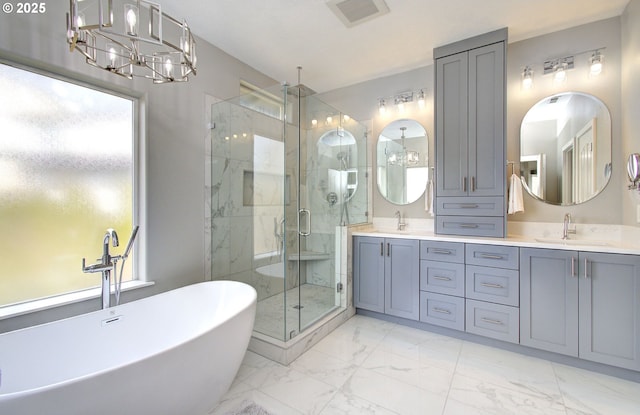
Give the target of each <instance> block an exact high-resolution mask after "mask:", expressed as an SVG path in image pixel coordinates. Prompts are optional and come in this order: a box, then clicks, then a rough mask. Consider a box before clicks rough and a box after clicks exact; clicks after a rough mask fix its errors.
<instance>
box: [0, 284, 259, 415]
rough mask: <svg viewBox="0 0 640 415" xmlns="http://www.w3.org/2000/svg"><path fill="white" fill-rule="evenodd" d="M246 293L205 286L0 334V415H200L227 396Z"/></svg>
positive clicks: (251, 303) (246, 332)
mask: <svg viewBox="0 0 640 415" xmlns="http://www.w3.org/2000/svg"><path fill="white" fill-rule="evenodd" d="M255 309H256V292H255V290H254V289H253V288H252V287H251V286H249V285H246V284H243V283H239V282H233V281H211V282H204V283H199V284H194V285H189V286H186V287H182V288H178V289H175V290H173V291H168V292H165V293H162V294H158V295H155V296H152V297H148V298H145V299H142V300H138V301H134V302H131V303H127V304H123V305H120V306H116V307H112V308H109V309H106V310H100V311H96V312H92V313H89V314H84V315H81V316H77V317H72V318H69V319H65V320H60V321H55V322H52V323H47V324H43V325H40V326H34V327H29V328H26V329H22V330H16V331H13V332H9V333H5V334H0V414H3V415H5V414H6V415H31V414H34V415H35V414H38V415H41V414H47V415H57V414H60V415H63V414H64V415H76V414H77V415H87V414H91V415H95V414H105V415H106V414H119V415H128V414H131V415H145V414H153V415H159V414H167V415H204V414H206V413H207V412H208V411H209V410H210V409H211V408H212V407H213V406H214V405H215V404H216V403H217V402H218V400H219V399H220V397H221V396H222V395H223V394H224V393H225V392H226V391H227V390H228V389H229V386H230V385H231V382H232V381H233V379H234V377H235V375H236V373H237V371H238V369H239V367H240V363H241V362H242V358H243V356H244V354H245V351H246V349H247V346H248V344H249V339H250V337H251V333H252V330H253V322H254V318H255Z"/></svg>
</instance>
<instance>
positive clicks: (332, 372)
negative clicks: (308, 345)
mask: <svg viewBox="0 0 640 415" xmlns="http://www.w3.org/2000/svg"><path fill="white" fill-rule="evenodd" d="M289 366H290V367H292V368H294V369H296V370H297V371H299V372H302V373H304V374H305V375H307V376H310V377H312V378H314V379H317V380H320V381H322V382H325V383H328V384H329V385H332V386H335V387H337V388H340V387H342V385H344V383H345V382H346V381H347V380H348V379H349V378H350V377H351V375H353V373H354V372H355V371H356V370H357V369H358V366H357V365H355V364H353V363H350V362H348V361H345V360H340V359H337V358H335V357H332V356H330V355H328V354H325V353H322V352H319V351H317V350H309V351H307V352H306V353H304V354H303V355H302V356H300V357H299V358H297V359H296V360H295V361H294V362H293V363H291V364H290V365H289Z"/></svg>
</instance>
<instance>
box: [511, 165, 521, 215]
mask: <svg viewBox="0 0 640 415" xmlns="http://www.w3.org/2000/svg"><path fill="white" fill-rule="evenodd" d="M518 212H524V201H523V199H522V182H521V181H520V178H519V177H518V175H516V174H515V173H513V174H512V175H511V182H510V183H509V208H508V210H507V213H508V214H509V215H513V214H514V213H518Z"/></svg>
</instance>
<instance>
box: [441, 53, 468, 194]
mask: <svg viewBox="0 0 640 415" xmlns="http://www.w3.org/2000/svg"><path fill="white" fill-rule="evenodd" d="M467 75H468V53H467V52H461V53H457V54H455V55H451V56H446V57H444V58H440V59H438V60H437V61H436V107H437V110H436V160H438V162H437V163H436V168H437V169H438V171H437V176H436V177H437V180H436V194H437V195H438V197H440V196H466V195H467V193H468V192H467V189H468V186H469V183H468V172H467V168H468V166H467V164H468V162H467V158H468V155H467V151H468V146H467V144H468V134H469V131H468V113H467V105H468V104H467V103H468V98H467V86H468V85H467V82H468V79H467Z"/></svg>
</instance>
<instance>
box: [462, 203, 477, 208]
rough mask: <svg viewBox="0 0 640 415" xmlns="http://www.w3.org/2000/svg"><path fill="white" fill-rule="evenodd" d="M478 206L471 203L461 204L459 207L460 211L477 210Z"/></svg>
mask: <svg viewBox="0 0 640 415" xmlns="http://www.w3.org/2000/svg"><path fill="white" fill-rule="evenodd" d="M479 207H480V206H478V205H476V204H472V203H463V204H462V205H460V208H461V209H477V208H479Z"/></svg>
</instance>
